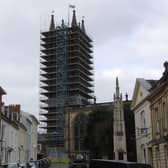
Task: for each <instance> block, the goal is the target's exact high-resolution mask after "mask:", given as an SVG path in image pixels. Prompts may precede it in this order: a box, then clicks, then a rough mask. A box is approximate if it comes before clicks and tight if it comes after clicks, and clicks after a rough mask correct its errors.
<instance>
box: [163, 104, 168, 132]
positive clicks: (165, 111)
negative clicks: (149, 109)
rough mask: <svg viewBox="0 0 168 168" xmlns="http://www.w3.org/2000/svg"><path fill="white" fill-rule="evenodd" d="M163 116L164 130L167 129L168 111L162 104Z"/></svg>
mask: <svg viewBox="0 0 168 168" xmlns="http://www.w3.org/2000/svg"><path fill="white" fill-rule="evenodd" d="M163 116H164V128H165V129H168V123H167V122H168V111H167V109H166V103H165V102H163Z"/></svg>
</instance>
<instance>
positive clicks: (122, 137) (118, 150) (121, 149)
mask: <svg viewBox="0 0 168 168" xmlns="http://www.w3.org/2000/svg"><path fill="white" fill-rule="evenodd" d="M113 129H114V130H113V132H114V133H113V141H114V160H127V150H126V149H127V148H126V133H125V121H124V110H123V102H122V94H120V89H119V82H118V78H116V93H115V94H114V113H113Z"/></svg>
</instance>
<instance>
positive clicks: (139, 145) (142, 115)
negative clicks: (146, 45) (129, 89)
mask: <svg viewBox="0 0 168 168" xmlns="http://www.w3.org/2000/svg"><path fill="white" fill-rule="evenodd" d="M155 83H156V81H155V80H146V79H143V78H137V79H136V83H135V88H134V92H133V98H132V104H131V108H132V110H133V111H134V115H135V128H136V149H137V161H138V162H140V163H148V164H150V165H152V145H151V141H152V128H151V127H152V124H151V110H150V102H149V100H147V97H148V95H149V94H150V92H151V88H152V86H153V85H154V84H155Z"/></svg>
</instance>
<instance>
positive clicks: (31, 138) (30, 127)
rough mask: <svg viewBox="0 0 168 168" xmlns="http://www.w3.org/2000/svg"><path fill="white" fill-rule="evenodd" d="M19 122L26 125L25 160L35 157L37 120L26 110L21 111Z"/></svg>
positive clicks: (34, 158)
mask: <svg viewBox="0 0 168 168" xmlns="http://www.w3.org/2000/svg"><path fill="white" fill-rule="evenodd" d="M20 120H21V121H20V122H21V123H23V125H24V126H25V127H26V129H27V135H26V140H27V142H26V143H27V148H26V149H27V151H26V152H27V157H26V160H30V158H32V159H33V160H36V159H37V126H38V120H37V119H36V117H35V116H34V115H31V114H29V113H26V112H21V119H20Z"/></svg>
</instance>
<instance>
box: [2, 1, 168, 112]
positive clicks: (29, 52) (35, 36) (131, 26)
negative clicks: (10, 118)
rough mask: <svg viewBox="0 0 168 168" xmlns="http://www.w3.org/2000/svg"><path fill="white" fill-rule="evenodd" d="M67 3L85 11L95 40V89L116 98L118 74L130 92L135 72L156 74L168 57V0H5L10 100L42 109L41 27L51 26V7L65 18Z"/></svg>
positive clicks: (5, 82) (5, 74)
mask: <svg viewBox="0 0 168 168" xmlns="http://www.w3.org/2000/svg"><path fill="white" fill-rule="evenodd" d="M68 4H73V5H76V11H77V18H78V20H81V18H82V16H85V23H86V29H87V32H88V34H89V35H90V36H91V37H92V38H93V40H94V66H95V77H94V78H95V95H96V97H97V101H98V102H103V101H112V99H113V93H114V89H115V77H116V76H118V77H119V80H120V87H121V91H122V92H123V94H125V92H128V93H129V97H130V98H131V97H132V91H133V89H134V84H135V79H136V77H143V78H147V79H158V78H160V77H161V74H162V72H163V62H164V61H165V60H168V1H167V0H159V1H158V0H140V1H135V0H104V1H102V0H60V1H59V0H48V1H47V0H15V1H14V0H1V1H0V51H1V56H0V57H1V60H0V85H1V86H2V87H3V88H4V89H5V90H6V91H7V93H8V94H7V95H6V96H4V101H5V103H6V104H15V103H19V104H21V105H22V109H23V110H24V111H28V112H31V113H34V114H35V115H37V114H38V112H39V109H38V107H39V55H40V30H44V29H46V28H48V22H49V20H50V14H51V11H52V10H54V11H55V15H56V22H57V24H59V23H60V22H61V19H65V20H66V21H67V17H68Z"/></svg>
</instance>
